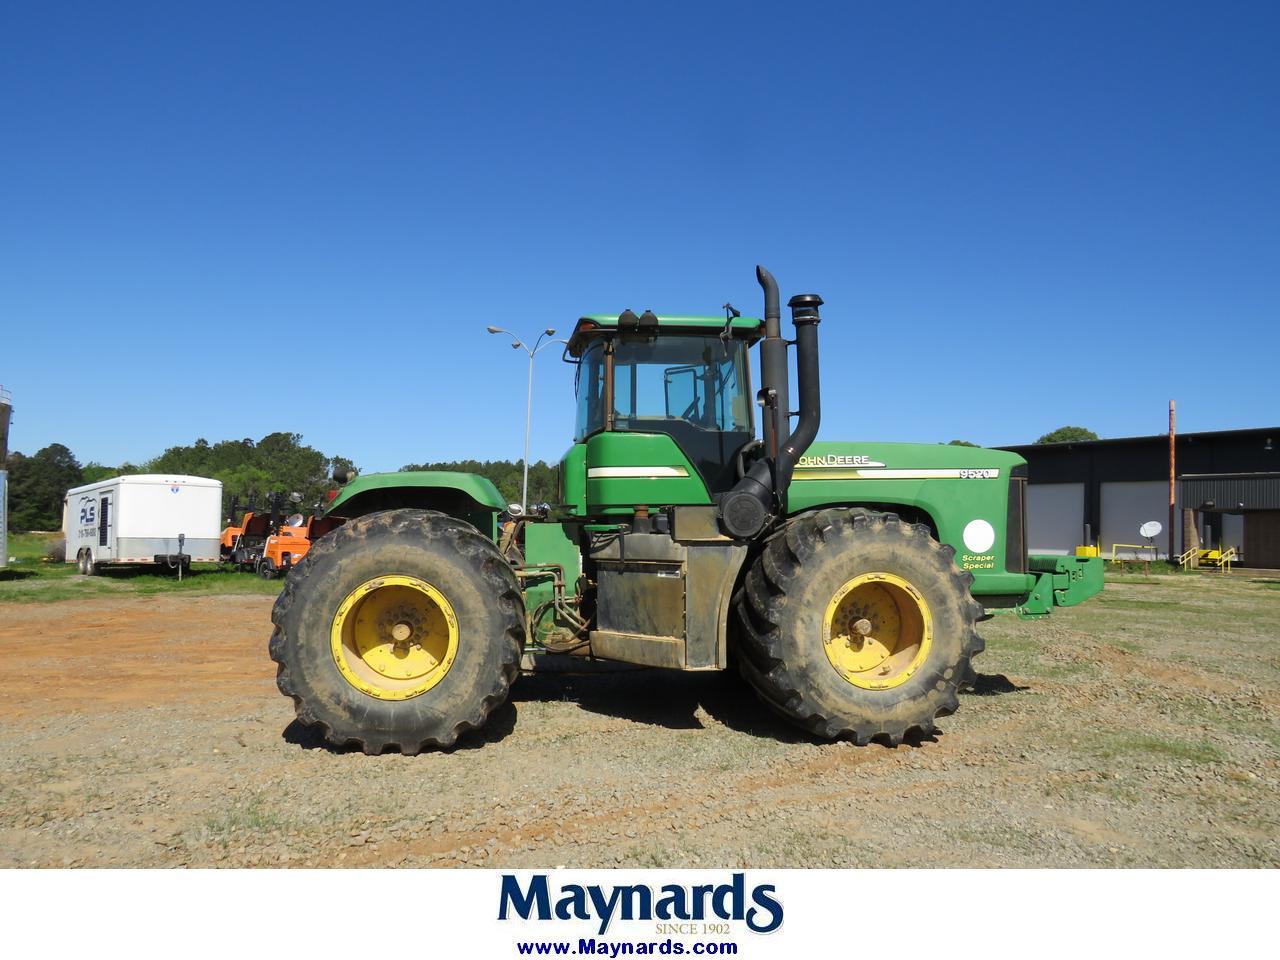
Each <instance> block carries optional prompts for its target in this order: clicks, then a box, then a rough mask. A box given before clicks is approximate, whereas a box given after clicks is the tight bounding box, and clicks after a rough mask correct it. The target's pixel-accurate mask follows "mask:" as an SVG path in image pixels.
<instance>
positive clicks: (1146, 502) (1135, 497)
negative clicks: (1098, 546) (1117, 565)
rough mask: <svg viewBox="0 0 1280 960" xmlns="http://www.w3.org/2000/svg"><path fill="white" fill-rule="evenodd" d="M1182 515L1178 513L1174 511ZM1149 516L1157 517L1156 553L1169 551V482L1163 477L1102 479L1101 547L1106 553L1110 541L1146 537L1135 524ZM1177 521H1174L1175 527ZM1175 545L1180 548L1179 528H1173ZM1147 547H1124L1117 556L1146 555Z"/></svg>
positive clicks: (1127, 541)
mask: <svg viewBox="0 0 1280 960" xmlns="http://www.w3.org/2000/svg"><path fill="white" fill-rule="evenodd" d="M1177 516H1181V514H1177ZM1148 520H1158V521H1159V522H1160V526H1161V527H1163V528H1165V529H1163V530H1161V532H1160V536H1158V537H1156V538H1155V545H1156V548H1157V550H1158V555H1159V556H1161V557H1164V556H1165V555H1166V554H1167V553H1168V552H1169V531H1168V525H1169V484H1168V482H1167V481H1165V480H1154V481H1151V482H1144V483H1104V484H1103V485H1102V530H1101V532H1100V536H1101V537H1102V549H1103V552H1105V553H1106V554H1107V555H1108V556H1110V553H1111V546H1112V544H1116V543H1137V544H1144V543H1146V540H1145V539H1144V538H1143V537H1141V536H1140V535H1139V534H1138V528H1139V527H1140V526H1142V525H1143V524H1144V523H1146V522H1147V521H1148ZM1176 526H1177V524H1175V527H1176ZM1174 534H1175V537H1176V539H1175V540H1174V549H1180V547H1179V541H1180V540H1181V539H1182V531H1181V530H1177V529H1175V530H1174ZM1146 555H1147V554H1146V551H1142V550H1138V551H1134V550H1125V549H1121V550H1119V551H1118V552H1117V556H1121V557H1126V556H1139V557H1140V556H1146Z"/></svg>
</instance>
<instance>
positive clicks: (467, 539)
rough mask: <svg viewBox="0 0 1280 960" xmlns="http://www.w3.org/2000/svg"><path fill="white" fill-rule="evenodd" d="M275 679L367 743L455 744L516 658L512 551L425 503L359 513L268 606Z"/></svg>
mask: <svg viewBox="0 0 1280 960" xmlns="http://www.w3.org/2000/svg"><path fill="white" fill-rule="evenodd" d="M271 619H272V622H273V623H274V624H275V632H274V633H273V634H272V636H271V643H270V653H271V659H273V660H274V661H276V663H277V664H278V667H277V671H276V684H277V686H278V687H279V688H280V692H281V693H283V694H284V695H285V696H288V697H291V698H292V699H293V702H294V705H295V708H296V710H297V715H298V719H299V721H301V722H302V723H304V724H306V725H309V726H315V727H318V728H319V729H320V730H321V731H322V733H323V735H324V737H325V739H326V740H328V741H329V742H330V743H332V744H335V745H338V746H346V745H348V744H356V745H358V746H359V747H360V748H361V749H362V750H364V752H365V753H369V754H376V753H382V752H383V751H385V750H387V749H390V748H398V749H399V750H400V752H401V753H406V754H414V753H418V752H419V751H420V750H422V749H423V748H425V747H446V748H447V747H451V746H453V744H454V743H455V742H456V741H457V739H458V736H459V734H461V733H463V732H464V731H467V730H473V729H477V728H479V727H481V726H483V725H484V723H485V721H486V720H487V719H488V717H489V714H490V713H491V712H492V710H493V709H494V708H495V707H497V706H498V705H499V704H501V703H502V702H503V701H505V700H506V698H507V693H508V691H509V690H510V687H511V684H512V682H513V681H514V680H515V678H516V676H517V674H518V673H519V669H520V657H521V654H522V653H523V650H524V642H525V620H524V607H523V603H522V600H521V594H520V587H519V584H518V582H517V580H516V577H515V573H514V571H513V570H512V569H511V565H510V564H509V563H508V562H507V561H506V560H505V559H503V557H502V555H501V554H500V553H499V552H498V549H497V547H496V546H495V545H494V544H493V542H492V541H491V540H489V539H487V538H486V537H484V536H483V535H481V534H480V532H479V531H478V530H476V528H475V527H473V526H471V525H470V524H467V523H463V522H462V521H460V520H456V519H454V518H452V517H449V516H446V515H445V514H441V513H436V512H434V511H426V510H387V511H383V512H380V513H374V514H370V515H368V516H365V517H360V518H358V519H356V520H353V521H351V522H349V523H346V524H344V525H343V526H341V527H339V528H338V529H337V530H335V531H333V533H331V534H330V535H328V536H326V537H323V538H321V539H320V540H318V541H316V543H315V544H314V545H313V546H312V548H311V550H310V551H308V553H307V555H306V556H305V557H304V558H303V559H302V560H301V561H300V562H299V564H298V565H297V566H296V567H295V568H294V569H293V571H292V572H291V574H290V575H289V576H288V577H287V578H286V580H285V587H284V591H283V592H282V593H281V595H280V598H279V599H278V600H277V601H276V604H275V607H274V608H273V610H272V614H271Z"/></svg>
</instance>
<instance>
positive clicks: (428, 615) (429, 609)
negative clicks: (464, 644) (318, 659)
mask: <svg viewBox="0 0 1280 960" xmlns="http://www.w3.org/2000/svg"><path fill="white" fill-rule="evenodd" d="M329 643H330V646H331V648H332V650H333V660H334V663H336V664H337V665H338V669H339V670H340V671H342V675H343V676H344V677H345V678H346V680H347V682H348V683H349V684H351V685H352V686H353V687H355V688H356V689H357V690H359V691H361V692H362V693H367V694H368V695H369V696H371V697H377V698H378V699H379V700H408V699H409V698H410V697H416V696H418V695H419V694H423V693H426V692H427V691H428V690H430V689H431V688H432V687H434V686H435V685H436V684H437V683H439V682H440V681H441V680H443V679H444V677H445V674H447V673H448V672H449V668H450V667H452V666H453V662H454V660H455V658H456V657H457V655H458V618H457V616H456V615H455V614H454V612H453V607H452V606H450V604H449V601H448V600H446V599H445V598H444V594H442V593H441V592H440V591H439V590H437V589H436V588H435V587H433V586H432V585H431V584H429V583H427V582H426V581H425V580H419V579H418V578H417V577H400V576H395V577H378V578H377V579H376V580H369V581H366V582H365V583H362V584H360V586H358V587H356V588H355V589H354V590H352V591H351V592H350V593H349V594H347V598H346V599H345V600H343V601H342V604H341V605H340V606H339V607H338V612H337V613H336V614H334V617H333V626H332V628H331V629H330V631H329Z"/></svg>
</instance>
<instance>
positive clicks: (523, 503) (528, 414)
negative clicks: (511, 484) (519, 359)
mask: <svg viewBox="0 0 1280 960" xmlns="http://www.w3.org/2000/svg"><path fill="white" fill-rule="evenodd" d="M485 329H486V330H488V331H489V332H490V333H505V334H506V335H507V336H508V337H510V338H511V349H513V350H523V351H524V352H525V353H527V354H528V355H529V397H528V400H527V401H526V403H525V414H524V486H523V488H522V490H521V494H520V507H521V509H522V510H523V511H524V512H525V513H528V512H529V434H530V432H531V431H532V429H533V358H534V357H536V356H537V355H538V351H539V350H541V349H542V348H543V347H549V346H550V345H551V344H553V343H565V342H567V341H564V340H548V341H547V342H546V343H543V342H542V338H543V337H554V336H555V335H556V332H555V330H554V329H553V328H552V327H547V329H545V330H543V331H542V333H540V334H538V339H537V340H535V341H534V343H533V347H532V348H530V347H529V346H528V345H527V344H526V343H525V342H524V341H523V340H521V339H520V338H519V337H517V336H516V335H515V334H514V333H512V332H511V331H510V330H503V329H502V328H501V327H486V328H485Z"/></svg>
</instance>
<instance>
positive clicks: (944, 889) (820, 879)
mask: <svg viewBox="0 0 1280 960" xmlns="http://www.w3.org/2000/svg"><path fill="white" fill-rule="evenodd" d="M0 884H2V885H3V895H4V904H5V907H6V915H7V918H8V924H7V931H6V947H7V949H6V953H8V954H9V955H10V956H28V955H37V956H47V955H53V956H69V955H75V956H78V957H83V956H96V955H100V954H103V953H106V954H109V955H110V954H114V953H116V952H117V951H119V950H121V949H124V950H127V952H128V954H129V955H130V956H137V957H152V956H155V957H161V956H163V957H174V956H177V957H184V958H185V957H220V958H225V957H226V956H228V955H231V956H237V955H244V954H248V955H250V956H263V955H276V956H280V957H297V956H308V955H312V956H323V957H335V956H347V957H360V958H368V960H372V958H377V957H380V956H384V955H385V956H393V955H394V956H397V957H400V956H409V957H417V956H421V957H424V958H428V957H431V958H434V957H448V958H450V960H456V958H467V957H482V958H507V957H520V956H685V957H693V956H738V957H788V958H801V957H848V956H857V955H859V954H869V955H873V956H877V957H886V956H891V957H894V958H897V957H902V958H908V957H920V956H931V957H938V958H945V960H951V958H953V957H982V958H992V957H1041V956H1049V957H1057V956H1071V957H1077V958H1078V957H1079V956H1080V954H1081V953H1085V952H1087V953H1088V954H1090V955H1093V954H1102V955H1105V956H1112V955H1117V954H1121V953H1125V954H1129V955H1131V956H1153V955H1157V954H1168V955H1172V956H1186V955H1191V954H1199V955H1202V956H1231V955H1233V954H1235V953H1236V952H1237V951H1251V952H1252V949H1253V948H1256V947H1258V946H1261V945H1268V944H1270V943H1271V939H1272V938H1271V935H1270V932H1269V925H1270V920H1271V910H1272V909H1274V904H1275V902H1276V897H1277V893H1280V889H1278V884H1277V874H1276V873H1275V871H1079V872H1072V871H968V870H952V871H927V870H901V871H836V870H809V871H806V870H747V871H735V870H731V869H726V870H619V871H603V870H551V871H513V872H507V871H498V870H367V871H353V870H295V871H190V872H183V871H168V872H165V871H98V870H88V871H36V870H33V871H9V872H6V873H4V874H2V875H0ZM300 949H305V950H308V951H314V953H310V954H303V953H300V952H299V950H300ZM1271 952H1273V951H1272V950H1271V949H1270V948H1269V947H1268V948H1267V953H1268V954H1269V953H1271Z"/></svg>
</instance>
